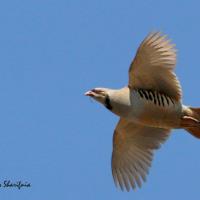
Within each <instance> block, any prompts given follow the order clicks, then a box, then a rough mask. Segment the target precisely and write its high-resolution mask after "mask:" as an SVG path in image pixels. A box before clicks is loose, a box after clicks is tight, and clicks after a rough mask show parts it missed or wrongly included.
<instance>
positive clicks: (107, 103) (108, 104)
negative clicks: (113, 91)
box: [105, 95, 112, 110]
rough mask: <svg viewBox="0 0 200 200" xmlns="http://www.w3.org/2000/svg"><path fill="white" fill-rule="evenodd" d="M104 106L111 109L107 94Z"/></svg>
mask: <svg viewBox="0 0 200 200" xmlns="http://www.w3.org/2000/svg"><path fill="white" fill-rule="evenodd" d="M105 106H106V108H108V109H109V110H112V106H111V104H110V98H109V96H108V95H107V96H106V98H105Z"/></svg>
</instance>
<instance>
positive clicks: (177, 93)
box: [129, 32, 181, 101]
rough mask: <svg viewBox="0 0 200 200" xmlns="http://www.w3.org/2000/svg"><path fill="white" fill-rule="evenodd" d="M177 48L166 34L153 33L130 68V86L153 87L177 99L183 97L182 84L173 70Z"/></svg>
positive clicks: (140, 48) (145, 41) (145, 40)
mask: <svg viewBox="0 0 200 200" xmlns="http://www.w3.org/2000/svg"><path fill="white" fill-rule="evenodd" d="M175 65H176V50H175V48H174V45H173V44H171V43H170V40H168V39H167V38H166V35H161V33H159V32H156V33H151V34H149V35H148V36H147V37H146V38H145V39H144V41H143V42H142V43H141V45H140V47H139V48H138V50H137V53H136V56H135V58H134V60H133V61H132V63H131V66H130V68H129V86H130V88H133V89H138V88H140V89H151V90H156V91H158V92H160V93H163V94H166V95H168V96H170V97H172V98H173V99H175V100H177V101H178V100H180V99H181V86H180V83H179V81H178V79H177V77H176V75H175V73H174V72H173V69H174V68H175Z"/></svg>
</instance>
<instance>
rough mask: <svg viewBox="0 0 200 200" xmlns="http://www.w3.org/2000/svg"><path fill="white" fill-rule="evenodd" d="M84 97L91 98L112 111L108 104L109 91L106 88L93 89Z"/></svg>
mask: <svg viewBox="0 0 200 200" xmlns="http://www.w3.org/2000/svg"><path fill="white" fill-rule="evenodd" d="M85 95H86V96H89V97H92V98H93V99H95V100H96V101H98V102H99V103H101V104H103V105H104V106H105V107H106V108H108V109H109V110H112V105H111V103H110V96H109V89H107V88H94V89H92V90H89V91H87V92H86V93H85Z"/></svg>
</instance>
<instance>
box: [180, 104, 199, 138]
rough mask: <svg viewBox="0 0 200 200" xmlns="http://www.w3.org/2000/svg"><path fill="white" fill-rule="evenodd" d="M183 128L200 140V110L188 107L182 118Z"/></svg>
mask: <svg viewBox="0 0 200 200" xmlns="http://www.w3.org/2000/svg"><path fill="white" fill-rule="evenodd" d="M182 126H183V127H184V129H185V130H186V131H188V132H189V133H190V134H192V135H193V136H194V137H196V138H199V139H200V108H192V107H188V108H187V112H186V116H184V117H183V118H182Z"/></svg>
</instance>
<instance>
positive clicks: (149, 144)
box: [112, 118, 170, 191]
mask: <svg viewBox="0 0 200 200" xmlns="http://www.w3.org/2000/svg"><path fill="white" fill-rule="evenodd" d="M169 132H170V130H169V129H162V128H153V127H146V126H143V125H139V124H136V123H133V122H129V121H127V120H125V119H122V118H121V119H120V120H119V122H118V124H117V127H116V129H115V131H114V135H113V153H112V174H113V178H114V181H115V184H116V185H117V186H120V188H121V189H122V190H124V188H126V190H127V191H129V190H130V188H131V187H132V188H133V189H135V188H136V186H139V187H141V184H142V181H145V180H146V175H147V174H148V170H149V167H150V166H151V161H152V159H153V150H154V149H158V148H159V147H160V145H161V144H162V143H164V142H165V140H166V139H167V138H168V136H169Z"/></svg>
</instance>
